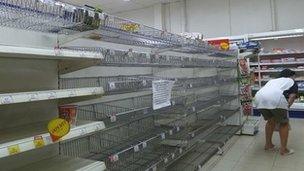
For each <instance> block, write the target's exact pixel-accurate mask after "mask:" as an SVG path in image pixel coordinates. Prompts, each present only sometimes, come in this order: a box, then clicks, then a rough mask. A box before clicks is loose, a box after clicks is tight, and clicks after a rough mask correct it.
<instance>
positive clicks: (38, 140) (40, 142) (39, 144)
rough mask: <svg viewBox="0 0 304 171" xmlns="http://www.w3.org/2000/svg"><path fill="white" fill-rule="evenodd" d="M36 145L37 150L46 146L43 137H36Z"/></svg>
mask: <svg viewBox="0 0 304 171" xmlns="http://www.w3.org/2000/svg"><path fill="white" fill-rule="evenodd" d="M34 145H35V148H41V147H43V146H45V143H44V140H43V137H42V136H35V137H34Z"/></svg>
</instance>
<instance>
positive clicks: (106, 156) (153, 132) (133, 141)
mask: <svg viewBox="0 0 304 171" xmlns="http://www.w3.org/2000/svg"><path fill="white" fill-rule="evenodd" d="M179 130H180V128H174V127H155V126H154V122H153V117H146V118H143V119H140V120H136V121H132V122H130V123H128V124H125V125H123V126H121V127H116V128H111V129H109V130H106V131H101V132H100V133H97V134H93V135H90V136H87V137H83V138H81V139H77V140H73V141H69V142H64V143H62V144H61V148H60V149H61V154H64V155H68V156H77V157H83V158H88V159H93V160H101V161H105V162H106V164H107V168H108V169H110V170H116V169H117V167H120V166H121V165H123V164H124V163H125V162H128V160H131V159H130V158H128V157H132V156H133V157H134V156H136V153H137V152H139V151H145V152H146V151H147V150H146V148H147V147H150V146H151V147H153V146H154V145H156V144H158V143H159V142H160V141H161V140H163V139H165V138H166V137H170V136H171V135H173V134H174V133H177V132H179ZM147 149H149V148H147ZM158 150H159V149H158ZM163 150H167V149H163ZM153 151H154V150H153ZM154 152H155V151H154ZM160 152H162V151H159V153H160ZM158 157H159V156H158ZM119 158H123V159H124V160H120V159H119ZM133 160H134V159H133ZM129 162H130V161H129ZM130 164H131V163H129V164H128V166H130ZM148 164H150V162H149V163H148ZM124 167H127V166H125V165H124ZM132 170H133V169H132Z"/></svg>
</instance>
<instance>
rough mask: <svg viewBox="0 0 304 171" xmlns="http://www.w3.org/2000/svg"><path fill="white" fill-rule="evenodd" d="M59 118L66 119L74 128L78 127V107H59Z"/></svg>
mask: <svg viewBox="0 0 304 171" xmlns="http://www.w3.org/2000/svg"><path fill="white" fill-rule="evenodd" d="M59 118H61V119H65V120H66V121H68V122H69V124H70V125H71V126H72V127H75V126H76V118H77V106H75V105H64V106H59Z"/></svg>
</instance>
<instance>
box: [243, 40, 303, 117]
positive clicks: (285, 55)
mask: <svg viewBox="0 0 304 171" xmlns="http://www.w3.org/2000/svg"><path fill="white" fill-rule="evenodd" d="M297 41H301V40H297ZM298 43H300V42H298ZM298 43H297V44H298ZM262 45H263V46H264V47H265V49H264V51H262V52H260V54H259V57H258V58H253V59H250V62H249V65H250V67H251V71H252V72H253V73H254V80H253V81H254V84H253V87H252V90H253V95H254V94H255V92H256V91H257V90H259V89H260V88H261V87H262V86H263V85H264V84H266V83H267V81H269V80H271V79H273V78H277V77H278V75H279V72H280V71H282V69H284V68H289V69H292V70H293V71H295V72H296V80H295V81H296V82H297V84H298V87H299V99H297V101H296V102H295V104H294V105H293V106H292V107H291V108H290V111H291V112H290V116H291V117H299V116H300V114H295V113H298V112H299V111H302V110H303V105H302V102H303V86H302V85H303V84H302V83H303V82H304V79H303V77H302V76H301V75H302V74H303V72H304V70H303V66H304V62H303V59H304V56H303V55H304V54H303V52H302V51H301V50H296V49H299V47H294V46H295V45H293V46H292V47H291V46H289V45H288V44H287V43H286V42H285V41H284V40H281V41H279V42H274V43H272V44H271V42H267V41H265V42H262ZM282 45H284V46H286V47H284V48H289V49H284V48H280V47H282ZM270 47H271V48H272V49H270ZM276 47H278V48H276ZM295 48H296V49H295ZM254 113H255V114H257V113H258V112H257V111H256V110H254ZM300 117H301V116H300Z"/></svg>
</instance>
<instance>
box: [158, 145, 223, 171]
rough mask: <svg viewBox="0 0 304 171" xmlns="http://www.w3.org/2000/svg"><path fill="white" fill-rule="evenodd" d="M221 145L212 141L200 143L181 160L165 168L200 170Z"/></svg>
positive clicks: (169, 169)
mask: <svg viewBox="0 0 304 171" xmlns="http://www.w3.org/2000/svg"><path fill="white" fill-rule="evenodd" d="M218 148H219V145H218V144H212V143H203V142H201V143H199V144H197V145H196V146H195V147H194V148H192V149H191V150H190V151H189V152H188V153H187V154H185V155H184V156H182V157H181V158H180V159H179V160H177V161H176V162H174V163H173V164H171V165H170V166H168V167H167V168H166V169H164V170H168V171H184V170H199V169H200V168H201V166H203V164H204V163H206V162H207V161H208V160H209V159H210V158H211V157H212V156H213V155H215V154H216V153H217V152H218Z"/></svg>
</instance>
